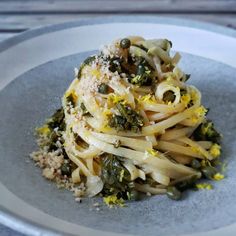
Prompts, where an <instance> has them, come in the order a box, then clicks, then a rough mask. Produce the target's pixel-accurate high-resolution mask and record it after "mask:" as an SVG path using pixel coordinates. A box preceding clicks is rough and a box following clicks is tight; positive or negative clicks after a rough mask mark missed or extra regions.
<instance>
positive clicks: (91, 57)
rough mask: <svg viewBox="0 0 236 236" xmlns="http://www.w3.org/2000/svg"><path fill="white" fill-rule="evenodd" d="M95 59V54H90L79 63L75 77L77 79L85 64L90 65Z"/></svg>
mask: <svg viewBox="0 0 236 236" xmlns="http://www.w3.org/2000/svg"><path fill="white" fill-rule="evenodd" d="M95 59H96V56H90V57H88V58H86V59H85V60H84V62H83V63H82V64H81V65H80V68H79V72H78V76H77V78H78V79H79V78H80V77H81V74H82V70H83V69H84V67H85V66H86V65H90V64H91V63H92V62H93V61H94V60H95Z"/></svg>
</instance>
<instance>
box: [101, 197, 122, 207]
mask: <svg viewBox="0 0 236 236" xmlns="http://www.w3.org/2000/svg"><path fill="white" fill-rule="evenodd" d="M103 201H104V203H106V204H107V206H109V207H110V208H112V207H113V206H120V207H124V200H123V199H122V198H119V199H118V198H117V196H116V195H110V196H107V197H104V198H103Z"/></svg>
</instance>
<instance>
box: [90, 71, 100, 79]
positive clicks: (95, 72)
mask: <svg viewBox="0 0 236 236" xmlns="http://www.w3.org/2000/svg"><path fill="white" fill-rule="evenodd" d="M91 75H92V76H95V77H96V79H98V78H100V77H101V72H100V71H99V70H97V69H93V70H91Z"/></svg>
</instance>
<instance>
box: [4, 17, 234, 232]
mask: <svg viewBox="0 0 236 236" xmlns="http://www.w3.org/2000/svg"><path fill="white" fill-rule="evenodd" d="M127 35H142V36H144V37H145V38H168V39H170V40H171V41H172V42H173V49H174V50H176V51H180V52H181V54H182V61H181V67H182V68H183V69H184V70H185V71H186V73H189V74H191V75H192V76H191V83H192V84H194V85H196V86H198V87H199V89H200V90H201V91H202V96H203V103H204V105H205V106H206V107H210V108H211V110H210V118H212V119H214V121H215V123H216V126H217V127H219V130H220V131H221V132H222V133H223V135H224V139H223V157H224V158H225V159H226V160H227V162H228V169H227V178H226V179H224V180H222V181H220V182H219V183H217V184H215V183H213V184H214V190H211V191H197V192H191V191H189V192H187V194H186V196H185V198H184V199H183V200H182V201H178V202H176V201H171V200H169V199H168V198H166V196H154V197H150V198H147V199H144V200H143V201H140V202H130V203H128V204H127V207H125V208H118V209H109V208H107V207H106V206H104V205H102V204H101V207H100V208H99V210H97V209H96V207H94V206H93V204H94V203H95V202H99V203H102V200H101V199H99V198H93V199H85V200H84V201H83V202H82V203H81V204H79V203H77V202H75V201H74V199H73V196H72V194H71V193H70V192H68V191H66V190H59V189H57V188H56V187H55V186H54V185H53V184H51V183H50V182H48V181H46V180H45V179H44V178H43V177H41V173H40V172H41V171H40V170H39V169H38V168H36V167H35V166H34V163H33V162H32V161H31V160H30V159H29V153H31V152H32V151H33V150H35V149H36V144H35V138H34V135H33V133H34V128H35V127H36V126H38V125H40V124H42V123H43V121H44V120H45V118H46V117H48V116H49V115H50V114H52V112H53V111H54V110H55V109H56V108H58V107H59V106H60V97H61V96H62V94H63V92H64V91H65V89H66V88H67V86H68V85H69V84H70V82H71V81H72V79H73V76H74V75H73V73H74V72H73V69H74V67H76V66H78V65H79V64H80V63H81V62H82V60H83V59H85V58H86V57H87V56H88V55H90V54H92V53H94V51H95V50H97V49H98V48H99V46H100V45H102V44H106V43H108V42H110V41H111V40H113V39H115V38H119V37H124V36H127ZM235 37H236V32H235V31H233V30H230V29H226V28H222V27H219V26H215V25H210V24H203V23H196V22H192V21H185V20H176V19H168V18H155V17H153V18H142V17H141V18H139V17H133V18H132V17H128V18H127V17H126V18H117V17H114V18H106V19H96V20H90V21H82V22H73V23H66V24H61V25H56V26H50V27H46V28H42V29H36V30H33V31H29V32H26V33H24V34H21V35H19V36H17V37H15V38H11V39H9V40H7V41H5V42H2V43H1V44H0V72H1V78H0V114H1V115H0V145H1V149H0V169H1V171H0V180H1V181H0V193H1V194H0V203H1V212H0V222H1V223H3V224H5V225H7V226H10V227H12V228H14V229H16V230H18V231H21V232H23V233H25V234H29V235H70V234H71V235H83V236H95V235H96V236H97V235H103V236H108V235H109V236H115V235H117V236H118V235H123V236H124V235H125V236H127V235H149V236H154V235H158V236H171V235H176V236H177V235H192V236H203V235H204V236H213V235H214V236H216V235H236V171H235V170H236V158H235V157H236V142H235V134H236V123H235V121H236V120H235V118H236V93H235V91H236V38H235Z"/></svg>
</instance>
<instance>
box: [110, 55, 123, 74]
mask: <svg viewBox="0 0 236 236" xmlns="http://www.w3.org/2000/svg"><path fill="white" fill-rule="evenodd" d="M108 60H109V70H110V71H111V72H116V71H117V72H118V73H122V72H123V71H122V69H121V63H122V62H123V59H122V58H119V57H114V58H109V59H108Z"/></svg>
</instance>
